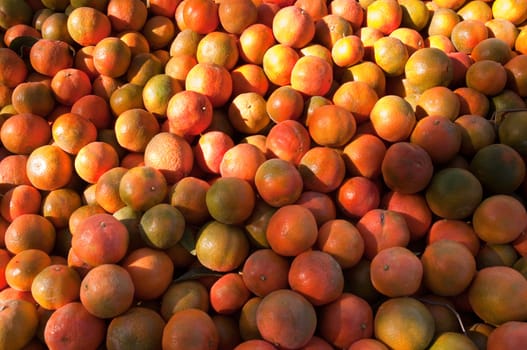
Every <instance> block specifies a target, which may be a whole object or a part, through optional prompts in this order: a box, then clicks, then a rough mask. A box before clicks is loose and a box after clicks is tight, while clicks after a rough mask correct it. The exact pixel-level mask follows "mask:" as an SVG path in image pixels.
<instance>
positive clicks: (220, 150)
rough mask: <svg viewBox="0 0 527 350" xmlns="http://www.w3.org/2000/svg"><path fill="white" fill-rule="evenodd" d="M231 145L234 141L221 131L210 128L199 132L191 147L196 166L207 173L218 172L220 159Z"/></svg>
mask: <svg viewBox="0 0 527 350" xmlns="http://www.w3.org/2000/svg"><path fill="white" fill-rule="evenodd" d="M233 146H234V141H233V140H232V138H231V137H230V136H229V135H228V134H227V133H225V132H223V131H219V130H211V131H207V132H205V133H203V134H201V135H200V136H199V138H198V140H197V143H196V145H195V146H194V148H193V151H194V162H195V164H196V165H197V168H198V169H199V170H201V171H204V172H205V173H207V174H219V173H220V164H221V160H222V159H223V156H224V154H225V152H227V150H229V149H231V148H232V147H233Z"/></svg>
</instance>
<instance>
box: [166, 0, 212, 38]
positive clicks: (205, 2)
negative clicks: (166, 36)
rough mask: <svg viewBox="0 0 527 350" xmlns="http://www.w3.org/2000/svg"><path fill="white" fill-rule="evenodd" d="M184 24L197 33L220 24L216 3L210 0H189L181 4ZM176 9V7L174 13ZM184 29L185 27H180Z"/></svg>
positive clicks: (208, 31) (205, 31) (203, 32)
mask: <svg viewBox="0 0 527 350" xmlns="http://www.w3.org/2000/svg"><path fill="white" fill-rule="evenodd" d="M181 5H182V6H178V7H181V16H182V20H183V23H184V24H185V26H186V27H187V28H189V29H191V30H193V31H195V32H197V33H198V34H207V33H210V32H212V31H214V30H216V28H217V27H218V25H219V24H220V19H219V14H218V4H217V3H215V2H214V1H211V0H190V1H185V2H183V3H182V4H181ZM177 12H178V10H177V9H176V15H177ZM181 29H185V28H181Z"/></svg>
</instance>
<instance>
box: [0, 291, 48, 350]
mask: <svg viewBox="0 0 527 350" xmlns="http://www.w3.org/2000/svg"><path fill="white" fill-rule="evenodd" d="M0 310H1V312H0V325H1V326H2V327H1V330H2V331H1V337H0V339H2V340H1V342H0V346H1V347H3V348H5V349H8V348H18V349H22V348H23V347H24V346H26V345H27V344H28V343H30V341H31V339H33V337H35V335H36V334H37V330H38V324H39V317H38V312H37V307H36V306H35V304H32V303H31V302H29V301H27V300H19V299H8V300H3V301H0Z"/></svg>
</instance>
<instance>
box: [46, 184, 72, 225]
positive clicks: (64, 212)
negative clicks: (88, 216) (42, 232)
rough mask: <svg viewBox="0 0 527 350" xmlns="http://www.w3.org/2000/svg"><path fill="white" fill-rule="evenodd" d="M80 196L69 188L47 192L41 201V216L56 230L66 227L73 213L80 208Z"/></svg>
mask: <svg viewBox="0 0 527 350" xmlns="http://www.w3.org/2000/svg"><path fill="white" fill-rule="evenodd" d="M81 201H82V199H81V196H80V194H79V193H78V192H76V191H75V190H73V189H71V188H59V189H56V190H52V191H49V192H48V193H47V194H46V196H45V197H44V198H43V199H42V210H41V213H42V215H43V216H44V217H45V218H46V219H48V220H49V221H51V223H52V224H53V226H55V227H56V228H57V229H62V228H65V227H67V226H68V220H69V217H70V215H71V213H72V212H73V211H75V209H77V208H78V207H80V206H81V204H82V202H81Z"/></svg>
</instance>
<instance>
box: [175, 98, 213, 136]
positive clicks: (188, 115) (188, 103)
mask: <svg viewBox="0 0 527 350" xmlns="http://www.w3.org/2000/svg"><path fill="white" fill-rule="evenodd" d="M212 113H213V106H212V103H211V100H210V99H209V98H208V97H207V96H206V95H204V94H202V93H200V92H196V91H192V90H183V91H179V92H176V93H175V94H174V95H173V96H172V97H171V98H170V99H169V100H168V104H167V110H166V117H167V120H168V127H169V130H170V132H172V133H174V134H177V135H179V136H188V135H199V134H200V133H202V132H203V131H204V130H205V129H207V128H208V127H209V125H210V123H211V122H212Z"/></svg>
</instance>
